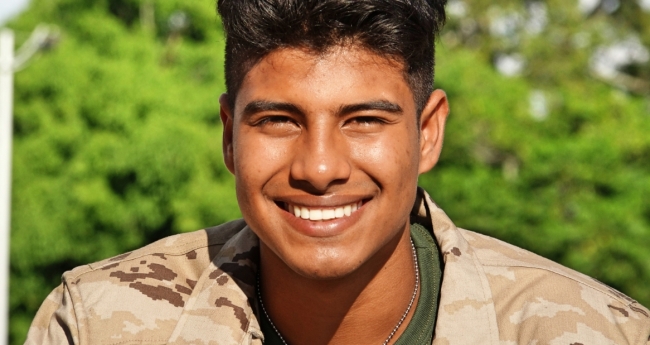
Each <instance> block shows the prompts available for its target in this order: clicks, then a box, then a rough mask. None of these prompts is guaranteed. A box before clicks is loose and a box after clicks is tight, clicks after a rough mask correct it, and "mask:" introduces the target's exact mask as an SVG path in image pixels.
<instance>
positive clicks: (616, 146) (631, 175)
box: [420, 0, 650, 305]
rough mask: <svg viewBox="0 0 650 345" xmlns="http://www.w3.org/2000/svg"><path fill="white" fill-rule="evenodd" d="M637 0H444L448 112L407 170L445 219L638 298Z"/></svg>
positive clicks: (442, 72) (644, 188) (647, 243)
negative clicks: (437, 151)
mask: <svg viewBox="0 0 650 345" xmlns="http://www.w3.org/2000/svg"><path fill="white" fill-rule="evenodd" d="M649 7H650V6H649V5H648V3H647V2H644V0H639V1H628V2H623V1H621V2H619V1H618V0H593V1H575V2H574V1H558V0H548V1H523V2H522V1H514V0H512V1H511V0H501V1H499V2H497V3H495V2H493V1H485V0H467V1H461V0H450V2H449V4H448V7H447V9H448V13H449V22H448V25H447V28H446V31H445V33H444V34H443V36H442V38H441V41H440V44H439V46H438V47H439V51H438V64H437V68H436V72H437V79H436V82H437V84H438V85H437V86H438V87H440V88H443V89H444V90H446V91H447V93H448V96H449V98H450V100H451V101H450V102H451V117H450V120H449V124H448V127H447V133H446V145H445V148H444V150H443V154H442V157H441V161H440V163H439V164H438V166H437V167H436V168H435V169H434V170H433V171H432V172H431V173H429V174H427V175H425V176H423V177H421V179H420V183H421V185H423V186H424V187H425V188H427V189H428V190H430V191H431V192H432V196H433V197H434V199H435V200H437V202H438V203H439V204H440V205H441V206H442V208H443V209H445V210H446V211H447V212H448V213H449V215H450V216H451V218H452V219H454V220H455V221H456V222H457V225H459V226H462V227H466V228H469V229H473V230H477V231H480V232H483V233H487V234H489V235H492V236H495V237H498V238H501V239H503V240H505V241H507V242H510V243H513V244H516V245H519V246H521V247H524V248H527V249H530V250H532V251H534V252H536V253H539V254H541V255H543V256H545V257H548V258H550V259H553V260H555V261H559V262H560V263H563V264H565V265H567V266H569V267H572V268H574V269H577V270H578V271H581V272H584V273H586V274H588V275H590V276H592V277H595V278H597V279H599V280H602V281H604V282H605V283H607V284H609V285H611V286H613V287H615V288H617V289H619V290H622V291H624V292H625V293H627V294H629V295H631V296H632V297H634V298H636V299H638V300H639V301H640V302H642V304H644V305H650V291H648V289H647V288H646V286H647V284H648V282H650V250H648V248H649V247H650V202H649V200H650V199H649V198H648V195H650V135H648V133H650V97H649V96H650V82H649V80H650V64H649V63H648V60H650V54H649V53H648V48H647V47H648V46H650V8H649Z"/></svg>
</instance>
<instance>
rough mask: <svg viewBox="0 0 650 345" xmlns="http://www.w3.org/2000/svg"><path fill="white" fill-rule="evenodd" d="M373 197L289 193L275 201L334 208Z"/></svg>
mask: <svg viewBox="0 0 650 345" xmlns="http://www.w3.org/2000/svg"><path fill="white" fill-rule="evenodd" d="M370 198H372V196H371V195H364V194H345V195H340V194H330V195H322V196H317V195H288V196H281V197H277V198H273V200H274V201H275V202H285V203H287V204H291V205H294V206H304V207H321V208H334V207H339V206H345V205H350V204H353V203H356V202H359V201H364V202H365V200H367V199H370Z"/></svg>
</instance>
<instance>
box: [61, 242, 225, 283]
mask: <svg viewBox="0 0 650 345" xmlns="http://www.w3.org/2000/svg"><path fill="white" fill-rule="evenodd" d="M196 242H205V241H204V240H194V241H192V242H189V243H186V244H184V245H183V247H185V249H186V250H182V251H177V252H174V251H173V250H174V249H178V248H174V247H172V248H169V249H171V251H159V252H155V251H154V252H146V253H142V254H140V255H137V256H133V257H130V256H129V257H126V258H124V259H120V260H115V261H107V262H106V263H104V264H102V265H100V266H96V267H92V266H91V265H92V264H86V265H83V266H81V267H85V268H86V269H85V270H84V271H83V272H79V273H77V274H75V275H67V273H71V272H72V271H68V272H65V273H64V278H65V280H74V279H77V278H79V277H81V276H83V275H84V274H87V273H91V272H94V271H97V270H101V269H102V268H104V267H106V266H110V265H115V264H120V263H123V262H129V261H133V260H137V259H141V258H143V257H146V256H151V255H153V254H164V255H170V256H181V255H185V254H187V253H189V252H191V251H193V250H197V249H200V248H206V247H212V246H218V245H223V244H224V243H225V242H224V243H212V244H210V243H207V244H205V245H194V246H191V245H192V244H194V243H196ZM188 246H190V247H189V248H188ZM108 259H110V258H108ZM108 259H104V260H102V261H106V260H108ZM100 262H101V261H100ZM65 275H67V277H65Z"/></svg>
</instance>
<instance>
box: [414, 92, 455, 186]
mask: <svg viewBox="0 0 650 345" xmlns="http://www.w3.org/2000/svg"><path fill="white" fill-rule="evenodd" d="M447 115H449V103H448V101H447V95H446V94H445V92H444V91H442V90H439V89H438V90H435V91H433V92H432V93H431V96H429V100H428V101H427V103H426V105H425V106H424V109H423V111H422V114H421V117H420V165H419V170H418V172H419V173H420V174H423V173H425V172H427V171H429V170H431V169H432V168H433V167H434V166H435V165H436V163H438V159H439V158H440V152H441V151H442V142H443V138H444V132H445V123H446V121H447Z"/></svg>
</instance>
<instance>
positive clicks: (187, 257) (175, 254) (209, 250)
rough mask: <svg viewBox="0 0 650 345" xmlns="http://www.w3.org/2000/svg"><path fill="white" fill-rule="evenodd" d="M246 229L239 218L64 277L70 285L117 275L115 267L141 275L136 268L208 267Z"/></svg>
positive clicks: (75, 271)
mask: <svg viewBox="0 0 650 345" xmlns="http://www.w3.org/2000/svg"><path fill="white" fill-rule="evenodd" d="M245 226H246V223H244V221H243V220H241V219H239V220H235V221H231V222H228V223H225V224H222V225H219V226H215V227H211V228H206V229H202V230H198V231H194V232H189V233H184V234H178V235H173V236H169V237H166V238H163V239H161V240H158V241H156V242H154V243H151V244H149V245H147V246H144V247H142V248H139V249H136V250H134V251H131V252H127V253H124V254H120V255H117V256H114V257H112V258H108V259H105V260H102V261H98V262H95V263H91V264H88V265H83V266H79V267H76V268H74V269H72V270H71V271H68V272H66V273H64V275H63V278H64V281H68V282H74V281H76V280H78V279H84V280H86V279H93V278H95V276H97V277H96V278H101V277H102V276H105V275H106V272H115V270H114V268H117V267H120V266H129V265H131V268H130V269H129V270H130V271H131V273H140V272H138V271H139V269H138V270H137V271H136V269H134V267H135V266H139V265H146V266H147V267H150V266H153V267H157V266H156V263H157V264H162V265H164V266H168V267H176V266H178V268H182V266H184V265H188V264H189V266H196V265H199V266H201V265H207V263H209V258H210V257H214V256H215V255H216V254H217V253H218V252H219V250H220V249H221V247H223V245H224V244H225V243H226V242H227V241H228V240H229V239H230V238H232V237H233V236H234V235H235V234H237V233H238V232H239V231H241V230H242V229H243V228H244V227H245ZM206 260H207V262H206ZM141 262H146V263H141ZM133 265H135V266H133ZM108 275H109V276H111V274H108ZM113 276H115V274H113Z"/></svg>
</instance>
